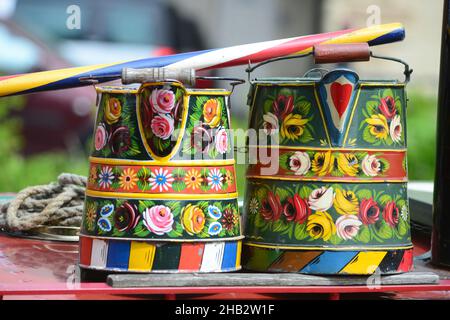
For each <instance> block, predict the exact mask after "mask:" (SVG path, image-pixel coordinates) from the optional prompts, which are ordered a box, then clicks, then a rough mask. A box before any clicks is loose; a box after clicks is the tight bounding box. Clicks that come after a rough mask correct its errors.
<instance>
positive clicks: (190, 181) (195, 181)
mask: <svg viewBox="0 0 450 320" xmlns="http://www.w3.org/2000/svg"><path fill="white" fill-rule="evenodd" d="M202 182H203V178H202V176H201V174H200V171H198V170H196V169H191V170H189V171H188V172H187V174H186V176H185V177H184V183H186V186H187V187H188V188H191V189H192V190H196V189H199V188H200V184H201V183H202Z"/></svg>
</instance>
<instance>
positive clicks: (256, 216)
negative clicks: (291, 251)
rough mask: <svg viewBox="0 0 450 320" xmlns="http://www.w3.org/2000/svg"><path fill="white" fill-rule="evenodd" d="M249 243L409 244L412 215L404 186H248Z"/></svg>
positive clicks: (321, 184) (253, 184)
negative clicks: (409, 212) (255, 241)
mask: <svg viewBox="0 0 450 320" xmlns="http://www.w3.org/2000/svg"><path fill="white" fill-rule="evenodd" d="M250 184H251V187H250V188H249V190H248V192H249V194H250V196H249V199H248V200H247V201H248V203H247V204H246V207H247V209H248V210H247V212H248V216H247V230H246V235H247V237H248V239H249V240H250V241H252V240H257V241H263V242H269V243H284V244H288V243H296V244H299V243H303V244H304V245H316V244H319V245H326V244H332V245H338V244H339V245H355V244H361V245H363V244H368V243H373V244H377V243H378V244H381V243H385V244H386V243H402V242H404V243H406V242H408V241H410V238H409V228H410V227H409V215H408V203H407V200H406V199H407V198H406V189H405V187H404V185H402V184H397V185H396V184H394V185H391V186H389V187H388V188H386V187H385V186H383V185H380V184H376V185H373V184H358V185H351V184H332V183H331V184H325V183H320V184H297V185H292V184H291V185H289V184H284V185H277V186H274V185H265V184H264V183H263V184H261V183H258V184H256V183H252V182H251V183H250Z"/></svg>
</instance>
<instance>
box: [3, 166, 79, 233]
mask: <svg viewBox="0 0 450 320" xmlns="http://www.w3.org/2000/svg"><path fill="white" fill-rule="evenodd" d="M86 183H87V179H86V177H83V176H79V175H75V174H71V173H63V174H61V175H59V176H58V180H57V182H53V183H50V184H48V185H40V186H32V187H28V188H25V189H23V190H21V191H20V192H19V193H18V194H17V195H16V197H15V198H14V199H13V200H11V201H9V202H6V203H4V204H0V229H4V230H6V231H12V232H14V231H28V230H31V229H34V228H36V227H39V226H43V225H44V226H76V227H79V226H80V225H81V219H82V215H83V203H84V193H85V190H86Z"/></svg>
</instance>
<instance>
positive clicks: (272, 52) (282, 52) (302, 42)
mask: <svg viewBox="0 0 450 320" xmlns="http://www.w3.org/2000/svg"><path fill="white" fill-rule="evenodd" d="M355 30H358V29H348V30H342V31H335V32H329V33H324V34H316V35H310V36H304V37H301V38H297V39H294V40H291V41H287V42H285V43H282V44H280V45H278V46H276V47H273V48H268V49H264V50H261V51H259V52H257V53H254V54H250V55H247V56H244V57H240V58H238V59H235V60H231V61H228V62H224V63H222V64H218V65H214V66H212V67H208V68H205V69H211V68H214V69H216V68H225V67H231V66H236V65H241V64H247V63H248V61H249V60H250V61H251V63H255V62H261V61H264V60H268V59H271V58H273V57H275V56H276V57H283V56H288V55H290V54H294V53H297V52H300V51H302V50H305V49H307V48H310V47H312V46H313V45H315V44H318V43H321V42H323V41H327V40H329V39H331V38H334V37H338V36H341V35H344V34H348V33H350V32H353V31H355Z"/></svg>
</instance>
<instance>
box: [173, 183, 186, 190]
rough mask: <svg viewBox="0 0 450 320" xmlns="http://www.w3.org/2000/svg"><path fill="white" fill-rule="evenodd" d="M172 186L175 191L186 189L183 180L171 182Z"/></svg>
mask: <svg viewBox="0 0 450 320" xmlns="http://www.w3.org/2000/svg"><path fill="white" fill-rule="evenodd" d="M172 188H173V190H174V191H175V192H180V191H183V190H184V189H186V183H185V182H184V181H183V180H175V181H174V182H172Z"/></svg>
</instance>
